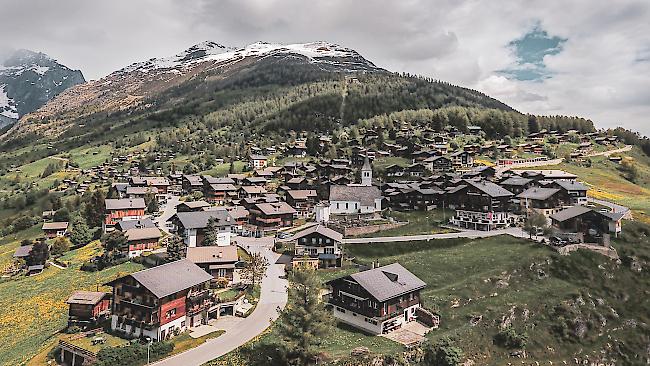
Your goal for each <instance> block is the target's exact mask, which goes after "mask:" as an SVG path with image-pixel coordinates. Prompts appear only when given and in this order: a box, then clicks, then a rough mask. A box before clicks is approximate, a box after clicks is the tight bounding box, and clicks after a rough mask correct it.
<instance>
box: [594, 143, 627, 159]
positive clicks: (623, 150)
mask: <svg viewBox="0 0 650 366" xmlns="http://www.w3.org/2000/svg"><path fill="white" fill-rule="evenodd" d="M630 150H632V145H625V147H622V148H620V149H614V150H608V151H601V152H597V153H591V154H589V155H587V156H589V157H592V156H610V155H612V154H618V153H622V152H627V151H630Z"/></svg>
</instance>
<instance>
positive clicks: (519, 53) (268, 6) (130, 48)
mask: <svg viewBox="0 0 650 366" xmlns="http://www.w3.org/2000/svg"><path fill="white" fill-rule="evenodd" d="M204 40H212V41H215V42H218V43H221V44H224V45H226V46H243V45H246V44H249V43H252V42H256V41H260V40H261V41H268V42H280V43H297V42H309V41H316V40H324V41H330V42H334V43H338V44H341V45H343V46H347V47H350V48H353V49H355V50H357V51H358V52H359V53H361V54H362V55H363V56H365V57H366V58H368V59H369V60H371V61H373V62H374V63H375V64H377V65H378V66H381V67H384V68H386V69H389V70H392V71H406V72H410V73H416V74H421V75H427V76H431V77H434V78H437V79H441V80H445V81H449V82H452V83H455V84H459V85H462V86H466V87H470V88H474V89H478V90H480V91H483V92H485V93H487V94H489V95H491V96H493V97H495V98H497V99H500V100H502V101H504V102H506V103H507V104H509V105H511V106H513V107H514V108H516V109H518V110H520V111H522V112H531V113H537V114H567V115H579V116H583V117H586V118H590V119H592V120H594V122H595V123H596V124H597V126H598V127H615V126H624V127H626V128H630V129H634V130H638V131H641V132H642V133H644V134H646V135H650V118H649V117H648V116H650V1H648V0H639V1H621V0H616V1H607V0H602V1H598V0H571V1H566V0H557V1H555V0H542V1H519V0H511V1H504V0H499V1H495V0H484V1H478V0H467V1H463V0H435V1H433V0H429V1H426V0H423V1H420V0H399V1H395V0H377V1H362V0H355V1H352V0H328V1H316V0H309V1H305V0H223V1H208V0H202V1H200V0H199V1H183V0H110V1H88V0H57V1H51V0H0V55H1V54H2V53H6V52H7V50H10V49H12V48H27V49H31V50H35V51H42V52H45V53H47V54H49V55H50V56H52V57H54V58H56V59H58V60H59V61H60V62H61V63H63V64H65V65H66V66H69V67H71V68H75V69H81V70H82V71H83V72H84V75H85V76H86V78H87V79H97V78H100V77H102V76H105V75H107V74H109V73H110V72H112V71H115V70H117V69H119V68H121V67H124V66H126V65H128V64H130V63H132V62H136V61H142V60H146V59H149V58H152V57H162V56H169V55H173V54H176V53H178V52H180V51H181V50H183V49H185V48H188V47H189V46H191V45H193V44H196V43H198V42H201V41H204Z"/></svg>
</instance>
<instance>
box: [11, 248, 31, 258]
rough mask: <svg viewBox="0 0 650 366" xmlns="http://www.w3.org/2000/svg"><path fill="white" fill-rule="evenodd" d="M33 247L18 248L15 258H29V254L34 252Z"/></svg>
mask: <svg viewBox="0 0 650 366" xmlns="http://www.w3.org/2000/svg"><path fill="white" fill-rule="evenodd" d="M33 247H34V246H33V245H23V246H20V247H18V248H16V251H15V252H14V258H24V257H27V256H29V252H31V251H32V248H33Z"/></svg>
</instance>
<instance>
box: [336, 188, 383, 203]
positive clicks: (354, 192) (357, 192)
mask: <svg viewBox="0 0 650 366" xmlns="http://www.w3.org/2000/svg"><path fill="white" fill-rule="evenodd" d="M379 198H381V192H380V191H379V188H377V187H374V186H341V185H333V186H331V187H330V197H329V200H330V201H349V202H359V203H361V204H362V205H363V206H374V205H375V200H376V199H379Z"/></svg>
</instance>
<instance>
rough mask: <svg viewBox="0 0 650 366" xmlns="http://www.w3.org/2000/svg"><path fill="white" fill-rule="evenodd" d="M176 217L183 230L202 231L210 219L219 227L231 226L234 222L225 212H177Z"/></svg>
mask: <svg viewBox="0 0 650 366" xmlns="http://www.w3.org/2000/svg"><path fill="white" fill-rule="evenodd" d="M176 217H177V218H178V220H179V221H180V222H181V225H183V227H184V228H185V229H203V228H205V227H207V226H208V221H209V220H210V219H211V218H214V219H215V220H217V224H218V225H219V226H223V225H226V226H227V225H232V224H233V222H234V221H235V220H234V219H233V218H232V216H231V215H230V213H229V212H228V211H226V210H210V211H197V212H177V213H176Z"/></svg>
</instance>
